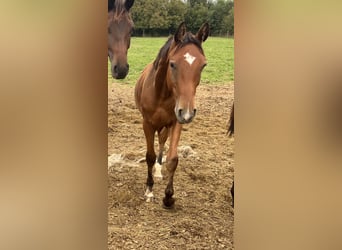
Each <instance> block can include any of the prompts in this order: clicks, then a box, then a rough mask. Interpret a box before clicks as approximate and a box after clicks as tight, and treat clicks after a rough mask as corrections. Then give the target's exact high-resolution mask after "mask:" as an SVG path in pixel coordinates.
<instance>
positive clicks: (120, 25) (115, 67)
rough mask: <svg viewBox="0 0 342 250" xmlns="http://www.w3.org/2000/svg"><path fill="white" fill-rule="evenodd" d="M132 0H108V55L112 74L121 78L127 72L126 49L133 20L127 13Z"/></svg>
mask: <svg viewBox="0 0 342 250" xmlns="http://www.w3.org/2000/svg"><path fill="white" fill-rule="evenodd" d="M133 3H134V0H108V26H107V27H108V57H109V60H110V63H111V72H112V76H113V78H115V79H123V78H125V77H126V76H127V74H128V69H129V65H128V63H127V50H128V49H129V46H130V41H131V33H132V29H133V21H132V18H131V16H130V14H129V10H130V8H131V7H132V6H133Z"/></svg>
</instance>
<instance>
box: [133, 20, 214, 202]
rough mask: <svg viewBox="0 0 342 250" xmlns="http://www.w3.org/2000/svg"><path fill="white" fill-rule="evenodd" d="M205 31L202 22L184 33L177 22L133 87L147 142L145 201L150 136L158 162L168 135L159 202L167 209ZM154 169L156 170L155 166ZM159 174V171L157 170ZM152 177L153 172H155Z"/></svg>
mask: <svg viewBox="0 0 342 250" xmlns="http://www.w3.org/2000/svg"><path fill="white" fill-rule="evenodd" d="M208 34H209V25H208V24H207V23H205V24H203V25H202V27H201V28H200V29H199V31H198V32H197V34H196V35H193V34H191V33H190V32H186V27H185V24H184V22H183V23H181V24H180V25H179V27H178V29H177V31H176V33H175V35H174V36H171V37H170V38H169V39H168V41H167V42H166V43H165V45H164V46H163V47H162V48H161V49H160V51H159V54H158V56H157V58H156V59H155V61H154V62H153V63H151V64H149V65H147V66H146V68H145V69H144V71H143V72H142V75H141V76H140V78H139V79H138V82H137V84H136V87H135V101H136V105H137V107H138V108H139V110H140V112H141V114H142V116H143V129H144V133H145V137H146V142H147V153H146V162H147V167H148V175H147V182H146V192H145V196H146V198H147V199H146V200H147V201H150V200H151V199H153V192H152V187H153V184H154V181H153V176H152V168H153V165H154V164H155V162H156V153H155V151H154V136H155V133H156V132H158V139H159V155H158V163H159V164H161V161H162V154H163V150H164V144H165V142H166V140H167V138H168V136H170V147H169V151H168V153H167V158H166V169H167V172H168V184H167V187H166V189H165V197H164V199H163V204H164V207H165V208H171V207H172V206H173V204H174V202H175V200H174V198H172V196H173V194H174V190H173V176H174V173H175V170H176V168H177V165H178V154H177V146H178V142H179V138H180V134H181V130H182V124H185V123H189V122H191V121H192V119H193V118H194V116H195V114H196V107H195V101H194V98H195V93H196V88H197V86H198V84H199V83H200V79H201V72H202V70H203V68H204V67H205V65H206V58H205V56H204V52H203V49H202V42H204V41H205V40H206V39H207V37H208ZM156 170H157V171H158V169H156ZM157 174H159V175H161V172H160V170H159V171H158V173H157ZM155 177H156V175H155Z"/></svg>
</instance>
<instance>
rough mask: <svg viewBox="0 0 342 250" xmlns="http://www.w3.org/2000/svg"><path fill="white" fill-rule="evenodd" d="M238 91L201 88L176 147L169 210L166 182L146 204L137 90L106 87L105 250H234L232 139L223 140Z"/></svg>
mask: <svg viewBox="0 0 342 250" xmlns="http://www.w3.org/2000/svg"><path fill="white" fill-rule="evenodd" d="M233 92H234V89H233V83H229V84H226V85H219V86H204V85H200V86H199V87H198V89H197V94H196V103H197V114H196V117H195V119H194V121H193V122H192V123H190V124H188V125H184V128H183V131H182V135H181V139H180V143H179V164H178V168H177V170H176V173H175V177H174V189H175V195H174V197H175V199H176V203H175V206H174V208H173V209H170V210H166V209H164V208H163V207H162V199H163V196H164V189H165V187H166V180H161V181H155V184H154V196H155V200H154V202H150V203H147V202H145V200H144V197H143V195H144V187H145V182H146V178H147V166H146V162H144V161H143V159H144V157H145V151H146V148H145V145H146V143H145V138H144V133H143V130H142V117H141V114H140V113H139V111H138V110H137V109H136V108H135V103H134V87H133V86H128V85H124V84H119V83H113V84H112V85H111V86H110V87H109V89H108V93H109V96H108V157H109V156H111V157H109V161H110V162H109V166H108V181H109V182H108V249H158V250H162V249H234V247H233V227H234V210H233V209H232V207H231V196H230V192H229V189H230V187H231V183H232V179H233V176H234V158H233V157H234V150H233V149H234V138H229V137H228V136H227V134H226V131H227V122H228V118H229V113H230V109H231V105H232V101H233ZM167 144H168V142H167ZM156 145H157V141H156ZM184 146H186V147H184ZM189 146H190V147H189ZM156 149H157V148H156Z"/></svg>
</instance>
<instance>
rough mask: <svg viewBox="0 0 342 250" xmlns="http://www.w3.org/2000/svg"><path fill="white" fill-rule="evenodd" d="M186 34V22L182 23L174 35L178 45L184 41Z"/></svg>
mask: <svg viewBox="0 0 342 250" xmlns="http://www.w3.org/2000/svg"><path fill="white" fill-rule="evenodd" d="M185 32H186V27H185V22H182V23H181V24H180V25H179V26H178V29H177V31H176V33H175V35H174V39H175V42H176V43H178V42H180V41H182V40H183V37H184V35H185Z"/></svg>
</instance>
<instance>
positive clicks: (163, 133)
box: [154, 127, 168, 180]
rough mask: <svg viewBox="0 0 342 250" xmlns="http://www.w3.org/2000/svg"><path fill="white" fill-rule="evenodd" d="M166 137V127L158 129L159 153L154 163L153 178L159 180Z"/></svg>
mask: <svg viewBox="0 0 342 250" xmlns="http://www.w3.org/2000/svg"><path fill="white" fill-rule="evenodd" d="M167 137H168V129H167V128H166V127H164V128H162V129H161V130H160V131H158V142H159V154H158V158H157V161H156V163H155V165H154V168H155V172H154V178H156V179H158V180H161V179H163V175H162V172H161V170H162V163H163V152H164V147H165V142H166V140H167Z"/></svg>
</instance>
